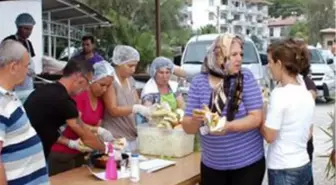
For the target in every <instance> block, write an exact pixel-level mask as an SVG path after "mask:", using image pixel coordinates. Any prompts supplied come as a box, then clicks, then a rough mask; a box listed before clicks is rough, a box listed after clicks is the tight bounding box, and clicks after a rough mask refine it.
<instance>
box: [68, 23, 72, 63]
mask: <svg viewBox="0 0 336 185" xmlns="http://www.w3.org/2000/svg"><path fill="white" fill-rule="evenodd" d="M70 47H71V21H70V19H68V60H70V57H71V56H70V51H71V50H70Z"/></svg>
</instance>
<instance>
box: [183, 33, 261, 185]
mask: <svg viewBox="0 0 336 185" xmlns="http://www.w3.org/2000/svg"><path fill="white" fill-rule="evenodd" d="M242 47H243V40H242V39H241V38H239V37H237V36H235V35H232V34H229V33H225V34H223V35H220V36H219V37H217V39H216V40H215V41H214V42H213V44H212V46H211V47H210V50H209V51H208V55H207V57H206V59H205V61H204V63H203V66H202V73H201V74H199V75H197V76H195V77H194V79H193V80H192V83H191V87H190V89H189V92H188V102H187V108H186V111H185V117H184V119H183V122H182V125H183V129H184V130H185V132H187V133H189V134H196V133H199V131H200V132H201V136H200V140H201V147H202V150H201V152H202V159H201V184H202V185H222V184H225V185H261V184H262V180H263V177H264V172H265V159H264V144H263V138H262V136H261V134H260V132H259V127H260V124H261V119H262V108H263V102H262V95H261V91H260V88H259V86H258V84H257V82H256V80H255V78H254V76H253V74H252V73H251V71H249V70H248V69H244V68H242V67H241V65H242V58H243V50H242ZM203 105H206V106H208V107H209V109H210V110H211V112H213V113H218V114H219V115H220V116H226V118H227V122H226V124H225V127H224V128H223V129H222V130H221V131H219V132H215V133H213V132H209V129H208V128H207V126H205V124H204V120H205V116H204V115H199V114H197V113H196V111H194V110H195V109H202V108H203Z"/></svg>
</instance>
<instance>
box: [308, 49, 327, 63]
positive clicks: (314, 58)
mask: <svg viewBox="0 0 336 185" xmlns="http://www.w3.org/2000/svg"><path fill="white" fill-rule="evenodd" d="M309 51H310V63H311V64H323V63H324V60H323V57H322V55H321V53H320V51H319V50H317V49H309Z"/></svg>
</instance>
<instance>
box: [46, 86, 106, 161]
mask: <svg viewBox="0 0 336 185" xmlns="http://www.w3.org/2000/svg"><path fill="white" fill-rule="evenodd" d="M73 99H74V100H75V101H76V104H77V108H78V111H79V112H80V113H81V119H82V121H83V122H84V123H85V124H88V125H91V126H97V125H98V124H99V122H100V120H102V119H103V113H104V107H103V101H102V100H101V99H98V104H97V108H96V109H95V110H94V109H93V108H92V106H91V103H90V100H89V96H88V92H87V91H84V92H82V93H80V94H78V95H77V96H75V97H73ZM62 135H63V136H65V137H66V138H68V139H73V140H76V139H78V138H79V137H78V135H77V134H76V133H75V132H74V131H73V130H72V129H71V128H70V127H69V126H66V128H65V130H64V131H63V133H62ZM51 150H52V151H53V152H60V153H69V154H78V153H80V152H79V151H77V150H74V149H71V148H69V147H68V146H65V145H63V144H59V143H55V144H54V145H53V147H52V148H51Z"/></svg>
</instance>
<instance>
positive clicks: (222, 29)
mask: <svg viewBox="0 0 336 185" xmlns="http://www.w3.org/2000/svg"><path fill="white" fill-rule="evenodd" d="M220 31H221V33H225V32H227V31H228V28H227V27H226V26H221V27H220Z"/></svg>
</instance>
